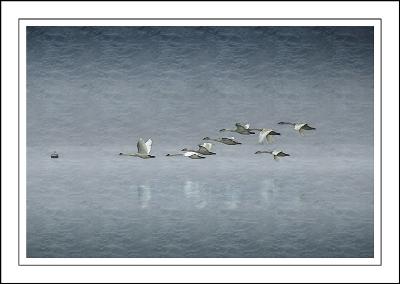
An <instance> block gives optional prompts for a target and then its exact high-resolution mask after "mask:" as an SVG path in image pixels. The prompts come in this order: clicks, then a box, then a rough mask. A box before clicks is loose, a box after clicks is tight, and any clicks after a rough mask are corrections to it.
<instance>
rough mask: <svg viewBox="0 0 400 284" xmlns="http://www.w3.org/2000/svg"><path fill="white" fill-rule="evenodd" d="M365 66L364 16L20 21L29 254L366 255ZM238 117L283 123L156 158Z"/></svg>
mask: <svg viewBox="0 0 400 284" xmlns="http://www.w3.org/2000/svg"><path fill="white" fill-rule="evenodd" d="M373 70H374V66H373V28H370V27H28V28H27V257H130V258H137V257H202V258H203V257H253V258H269V257H273V258H275V257H291V258H298V257H373V190H374V188H373V131H374V130H373V119H374V118H373V75H374V74H373ZM238 121H243V122H249V123H251V125H252V126H254V127H266V128H273V129H275V130H276V131H279V132H280V133H281V134H282V135H281V136H278V137H275V138H276V139H275V142H274V143H273V144H272V145H258V144H257V135H254V136H243V135H240V134H236V135H233V136H234V137H235V138H237V140H239V141H240V142H242V143H243V144H242V145H237V146H227V145H223V144H215V145H214V149H213V150H214V151H215V152H216V153H217V155H215V156H213V157H207V158H206V159H202V160H191V159H187V158H183V157H182V158H181V157H176V158H168V157H165V154H166V153H172V152H174V153H175V152H178V151H179V150H180V149H182V148H185V147H188V148H194V147H196V145H197V144H199V143H200V142H201V141H202V140H201V139H202V138H203V137H205V136H210V137H214V138H216V137H222V136H221V135H223V134H221V133H219V132H218V130H219V129H221V128H229V127H233V125H234V123H235V122H238ZM279 121H294V122H309V123H310V124H311V125H312V126H314V127H316V128H317V130H316V131H315V132H311V131H310V132H311V133H306V135H305V136H304V137H301V136H300V135H299V134H298V133H297V132H296V131H294V130H293V129H291V128H290V127H289V126H281V125H277V122H279ZM225 136H226V135H225ZM227 136H232V135H227ZM139 137H143V138H144V139H147V138H149V137H151V138H152V139H153V150H152V154H153V155H155V156H156V158H155V159H149V160H142V159H139V158H135V157H122V156H119V155H118V153H119V152H134V151H136V142H137V139H138V138H139ZM272 149H282V150H284V151H285V152H286V153H289V154H290V155H291V156H290V157H285V158H283V159H281V160H280V161H279V162H276V161H274V160H273V159H272V157H271V156H270V155H254V152H255V151H257V150H272ZM54 150H56V151H58V152H59V153H60V158H59V159H50V153H51V152H52V151H54Z"/></svg>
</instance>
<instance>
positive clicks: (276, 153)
mask: <svg viewBox="0 0 400 284" xmlns="http://www.w3.org/2000/svg"><path fill="white" fill-rule="evenodd" d="M254 154H271V155H272V156H273V157H274V160H275V161H277V160H278V158H279V157H286V156H290V155H289V154H286V153H284V152H283V151H280V150H274V151H257V152H255V153H254Z"/></svg>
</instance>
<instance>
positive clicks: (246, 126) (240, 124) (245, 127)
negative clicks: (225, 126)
mask: <svg viewBox="0 0 400 284" xmlns="http://www.w3.org/2000/svg"><path fill="white" fill-rule="evenodd" d="M235 125H236V127H243V128H244V129H249V128H250V124H248V123H243V122H237V123H235Z"/></svg>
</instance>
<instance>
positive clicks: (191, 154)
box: [165, 151, 206, 159]
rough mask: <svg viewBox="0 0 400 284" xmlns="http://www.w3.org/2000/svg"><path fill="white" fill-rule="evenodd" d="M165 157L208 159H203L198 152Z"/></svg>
mask: <svg viewBox="0 0 400 284" xmlns="http://www.w3.org/2000/svg"><path fill="white" fill-rule="evenodd" d="M165 156H167V157H176V156H184V157H188V158H190V159H205V158H206V157H203V156H201V155H199V154H198V153H196V152H191V151H188V152H185V153H179V154H166V155H165Z"/></svg>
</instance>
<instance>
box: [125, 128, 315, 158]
mask: <svg viewBox="0 0 400 284" xmlns="http://www.w3.org/2000/svg"><path fill="white" fill-rule="evenodd" d="M278 124H279V125H290V126H292V127H293V128H294V130H296V131H298V132H299V133H300V135H304V132H305V131H306V130H315V128H314V127H311V126H310V125H308V124H307V123H292V122H279V123H278ZM226 131H228V132H235V133H238V134H241V135H251V134H256V132H255V131H259V136H258V142H259V143H260V144H262V143H264V142H267V143H272V137H273V136H275V135H281V134H280V133H279V132H277V131H275V130H273V129H267V128H250V125H249V124H244V123H240V122H238V123H236V124H235V128H233V129H226V128H224V129H221V130H220V132H226ZM203 140H205V141H215V142H218V143H222V144H225V145H239V144H242V143H240V142H238V141H237V140H235V138H234V137H222V138H215V139H213V138H210V137H205V138H203ZM152 143H153V141H152V140H151V139H148V140H147V141H146V142H144V140H143V139H142V138H139V141H138V142H137V149H138V151H137V153H119V155H124V156H133V157H139V158H142V159H149V158H155V156H153V155H150V151H151V146H152ZM212 147H213V144H212V143H210V142H204V143H202V144H200V145H198V149H197V150H191V149H187V148H184V149H182V150H181V153H176V154H166V156H167V157H176V156H183V157H188V158H190V159H204V158H206V157H205V156H207V155H215V154H216V153H214V152H212V151H211V150H212ZM254 154H271V155H272V157H273V158H274V160H277V159H278V158H279V157H286V156H290V155H289V154H287V153H285V152H283V151H282V150H273V151H257V152H255V153H254Z"/></svg>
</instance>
